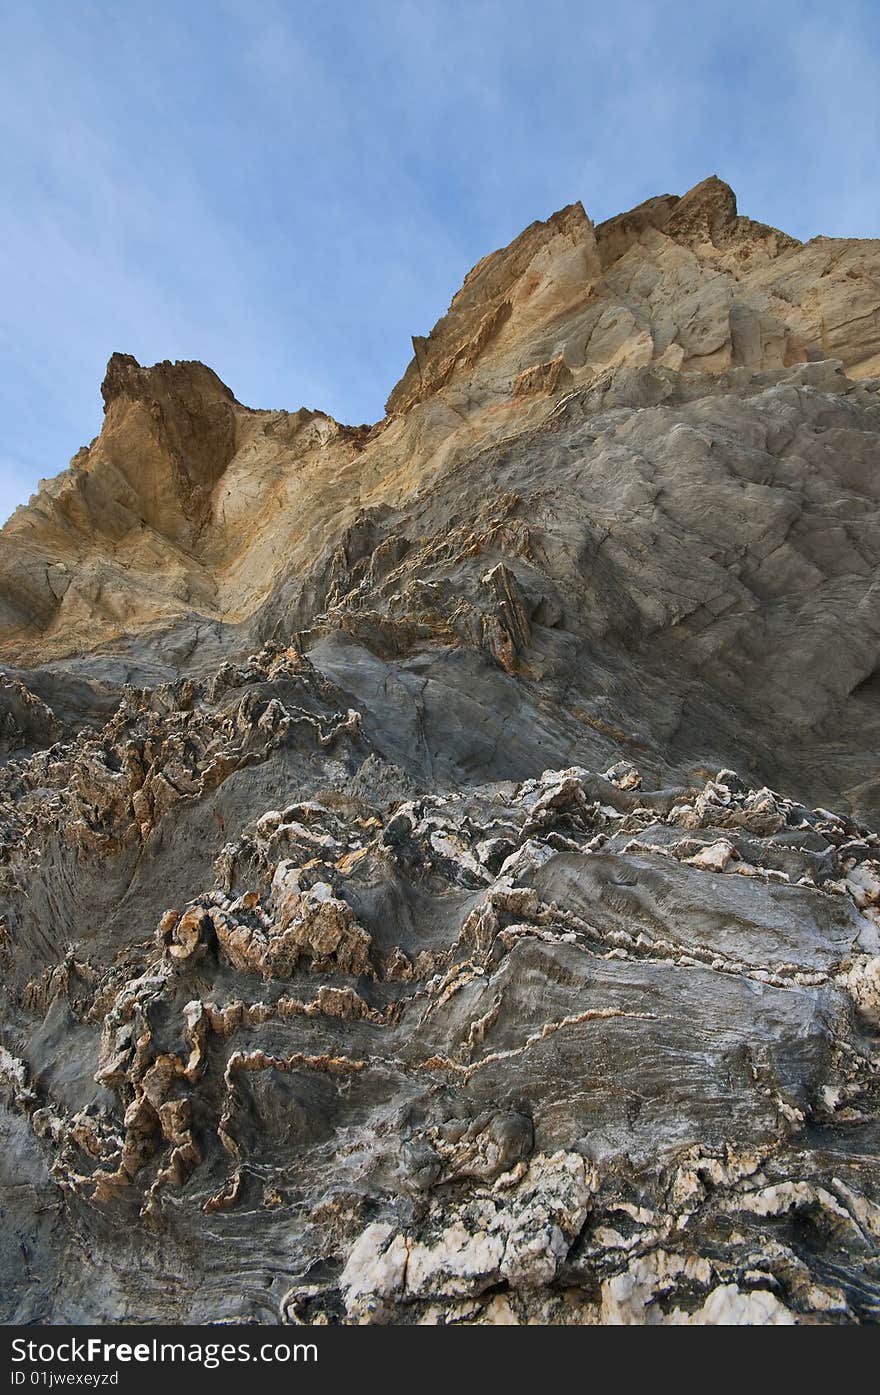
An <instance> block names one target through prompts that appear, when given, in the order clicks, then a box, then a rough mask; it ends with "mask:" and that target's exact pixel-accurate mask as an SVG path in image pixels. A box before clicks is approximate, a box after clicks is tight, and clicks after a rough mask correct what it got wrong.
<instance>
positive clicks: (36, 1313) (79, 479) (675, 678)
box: [0, 178, 880, 1325]
mask: <svg viewBox="0 0 880 1395" xmlns="http://www.w3.org/2000/svg"><path fill="white" fill-rule="evenodd" d="M413 351H414V353H413V359H412V362H411V364H410V365H409V367H408V368H407V370H406V372H405V373H404V375H403V377H402V379H401V381H400V382H399V383H398V384H397V385H396V386H395V387H394V388H393V389H392V391H391V393H390V396H389V398H388V403H387V408H386V416H385V417H384V419H383V420H382V421H381V422H379V423H377V424H375V425H373V426H359V427H350V426H342V425H340V424H338V423H337V422H335V421H333V420H332V419H331V418H330V417H328V416H326V415H325V414H323V413H321V412H320V411H314V410H310V409H305V408H301V409H300V410H298V411H292V412H285V411H259V410H254V409H251V408H248V407H244V406H242V404H241V403H239V402H238V401H237V400H236V399H235V397H234V396H233V395H232V393H231V392H230V391H229V389H228V388H226V387H225V386H224V384H223V383H221V382H220V380H219V379H218V378H217V377H216V376H215V375H214V374H213V373H212V372H211V371H210V369H208V368H206V367H204V366H203V365H202V364H198V363H161V364H157V365H155V366H154V367H152V368H145V367H141V366H140V365H139V364H138V363H137V362H136V361H135V360H134V359H133V358H131V357H130V356H127V355H123V354H114V355H113V357H112V358H111V360H110V363H109V365H108V369H107V375H106V377H105V380H104V384H103V387H102V393H103V397H104V402H105V420H104V426H103V429H102V431H101V434H100V435H99V436H98V437H97V438H96V440H95V441H93V442H92V444H91V445H90V446H89V447H87V448H84V449H83V450H81V451H80V452H79V454H78V455H76V456H75V457H74V459H73V461H72V462H71V465H70V468H69V469H68V470H66V471H65V472H63V473H62V474H61V475H59V476H58V477H57V478H56V479H54V480H52V481H49V482H44V483H43V484H42V485H41V487H40V489H39V491H38V493H37V494H36V495H35V496H34V497H33V498H32V499H31V501H30V503H29V504H28V505H26V506H23V507H22V508H20V509H18V510H17V511H16V513H15V514H14V515H13V517H12V518H11V519H10V521H9V522H8V523H7V524H6V526H5V528H4V529H3V530H2V532H0V956H2V963H3V976H2V1013H0V1023H2V1043H3V1044H2V1047H0V1121H2V1129H3V1138H4V1146H3V1148H2V1150H0V1207H2V1214H3V1226H2V1232H0V1234H2V1238H0V1293H2V1295H3V1297H2V1316H3V1318H4V1320H6V1321H16V1322H49V1321H54V1322H100V1321H117V1322H123V1321H128V1322H156V1321H168V1322H175V1321H180V1322H203V1321H213V1320H228V1321H249V1320H261V1321H273V1322H284V1323H375V1322H379V1323H478V1324H481V1323H529V1322H541V1323H548V1322H549V1323H559V1324H587V1325H594V1324H600V1323H610V1324H621V1323H623V1324H719V1323H743V1324H755V1323H758V1324H796V1323H807V1324H842V1323H854V1322H857V1323H863V1322H864V1323H870V1322H875V1321H876V1320H877V1317H878V1314H880V1195H878V1191H880V1165H878V1147H880V1116H878V1099H880V1074H878V1059H880V1057H878V1033H880V834H878V832H877V829H878V827H880V766H878V762H877V751H878V749H880V583H878V559H880V452H878V440H880V242H874V241H867V240H855V239H853V240H839V239H829V238H822V237H819V238H815V239H813V240H812V241H811V242H808V243H805V244H803V243H800V242H798V241H796V240H795V239H794V238H791V237H789V236H787V235H786V234H784V233H782V232H779V231H777V230H775V229H773V228H769V227H766V226H764V225H763V224H760V223H756V222H753V221H752V220H751V219H749V218H746V217H743V216H741V215H739V214H738V212H737V207H736V200H735V197H734V195H733V193H732V191H731V190H730V189H729V188H728V187H727V186H726V185H725V184H723V183H722V182H721V181H720V180H718V179H714V178H713V179H708V180H706V181H704V182H703V183H702V184H700V185H698V186H697V187H696V188H695V189H692V190H691V191H690V192H689V193H688V194H686V195H685V196H684V197H682V198H678V197H675V196H672V195H666V196H662V197H659V198H655V199H651V200H648V202H647V203H645V204H642V205H640V206H639V207H638V208H636V209H633V210H631V211H630V212H628V213H625V214H622V215H620V216H619V217H617V218H613V219H611V220H610V221H609V222H607V223H604V224H601V225H599V226H598V227H596V226H594V225H593V224H592V223H591V221H590V219H589V218H588V217H587V215H586V213H585V212H584V210H583V208H582V207H581V206H580V204H574V205H572V206H570V207H569V208H566V209H563V210H562V211H561V212H559V213H557V214H554V215H553V217H551V218H550V219H548V220H547V221H546V222H544V223H535V224H533V225H532V226H531V227H530V228H528V229H526V231H525V232H524V233H522V234H521V236H520V237H518V238H517V239H516V240H515V241H514V242H513V243H511V245H510V246H509V247H507V248H505V249H503V250H501V251H499V252H496V253H494V254H493V255H491V256H489V257H487V258H485V259H484V260H483V261H482V262H480V263H479V265H478V266H476V267H475V268H474V269H473V271H471V272H470V274H469V275H468V276H467V278H466V280H465V282H464V285H463V287H462V289H461V291H460V292H459V293H458V295H457V296H456V297H455V299H454V300H453V302H452V305H451V306H450V308H449V310H448V311H447V313H446V315H444V316H443V318H442V319H441V320H440V321H439V322H438V323H437V325H435V327H434V329H433V330H432V331H431V333H430V334H428V335H426V336H418V337H416V338H414V340H413Z"/></svg>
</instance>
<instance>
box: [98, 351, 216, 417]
mask: <svg viewBox="0 0 880 1395" xmlns="http://www.w3.org/2000/svg"><path fill="white" fill-rule="evenodd" d="M169 393H175V394H178V395H188V394H190V393H196V394H198V395H200V396H204V395H211V394H216V395H217V396H220V397H224V398H226V400H227V401H229V402H235V401H236V398H235V396H234V394H233V393H232V391H231V390H230V389H229V388H228V387H227V386H226V384H225V383H224V382H222V381H221V379H220V378H218V377H217V374H216V373H215V372H214V371H213V369H211V368H208V367H207V366H206V365H205V364H204V363H200V362H199V361H198V359H179V360H177V361H176V362H173V363H172V362H171V361H170V360H169V359H164V360H163V361H162V362H161V363H154V364H153V365H152V367H150V368H145V367H142V366H141V364H139V363H138V361H137V359H136V358H135V357H134V355H133V354H120V353H115V354H111V355H110V358H109V360H108V362H107V371H106V373H105V374H104V381H103V382H102V383H101V396H102V397H103V399H104V411H105V412H106V411H107V409H108V407H109V406H110V404H111V403H112V402H115V401H116V399H117V398H119V397H127V398H130V399H132V400H135V401H149V400H150V399H154V398H161V397H164V396H167V395H168V394H169Z"/></svg>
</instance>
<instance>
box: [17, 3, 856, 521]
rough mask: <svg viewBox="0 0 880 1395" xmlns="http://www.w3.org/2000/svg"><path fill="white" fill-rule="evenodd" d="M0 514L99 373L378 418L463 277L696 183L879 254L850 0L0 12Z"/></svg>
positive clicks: (78, 421) (20, 496)
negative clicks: (168, 368) (177, 375)
mask: <svg viewBox="0 0 880 1395" xmlns="http://www.w3.org/2000/svg"><path fill="white" fill-rule="evenodd" d="M0 23H2V28H0V34H2V40H3V42H2V44H0V131H2V140H0V175H2V190H3V194H4V219H3V230H2V237H0V295H2V316H0V356H2V364H0V424H2V431H3V438H2V440H0V518H2V517H5V516H6V515H7V514H8V513H9V512H10V511H11V510H12V508H13V507H14V506H15V505H16V504H17V503H19V502H21V501H23V500H24V499H26V498H27V496H28V494H29V493H30V492H31V491H32V490H33V489H34V488H35V487H36V483H37V480H38V479H39V478H41V477H43V476H46V475H53V474H55V473H57V471H58V470H60V469H63V468H64V466H65V465H66V464H67V462H68V460H69V458H70V457H71V456H72V455H73V454H74V452H75V451H76V450H77V449H78V448H79V446H80V445H82V444H84V443H86V442H88V440H89V439H90V438H91V437H92V436H93V435H95V434H96V433H97V431H98V430H99V428H100V422H101V402H100V395H99V384H100V381H101V378H102V376H103V371H104V366H105V364H106V360H107V358H108V357H109V355H110V353H111V352H113V351H114V350H121V351H123V352H127V353H133V354H134V355H135V356H136V357H137V358H138V359H139V360H140V361H141V362H142V363H153V362H155V361H156V360H158V359H163V358H172V359H174V358H200V359H202V360H203V361H204V362H206V363H208V364H210V365H211V366H212V367H213V368H214V369H215V370H216V371H217V372H218V373H219V374H220V376H221V377H222V378H223V379H224V380H225V381H226V382H227V383H228V384H229V386H230V387H231V388H232V389H233V391H234V392H235V394H236V396H237V397H239V399H240V400H241V401H243V402H246V403H249V404H250V405H253V406H260V407H287V408H290V409H294V408H296V407H299V406H301V405H305V406H310V407H320V408H322V409H323V410H325V411H328V412H330V413H331V414H332V415H334V416H336V417H337V418H339V419H340V420H343V421H348V422H360V421H373V420H376V419H377V418H378V417H380V416H381V415H382V407H383V403H384V400H385V397H386V396H387V393H388V391H389V389H390V387H391V386H392V384H393V383H394V382H395V380H396V379H397V377H398V376H399V374H400V373H401V371H402V370H403V368H404V366H405V364H406V362H407V360H408V358H409V354H410V341H409V336H410V335H411V334H413V333H424V332H426V331H427V330H428V329H429V328H430V327H431V325H432V324H433V323H434V321H435V320H436V319H437V318H438V316H439V315H440V314H441V313H442V312H443V311H444V310H445V308H446V306H447V304H448V302H449V300H450V298H451V297H452V295H453V294H454V292H455V291H456V290H457V288H458V286H459V285H460V284H461V281H462V279H463V277H464V274H465V273H466V271H467V270H468V269H469V268H470V267H471V266H472V265H473V263H474V262H475V261H477V260H478V259H479V258H480V257H481V256H483V255H485V254H486V253H487V252H489V251H492V250H493V249H494V248H496V247H498V246H501V245H503V244H504V243H506V242H508V241H509V240H510V239H511V238H512V237H514V236H515V235H516V234H517V233H518V232H519V231H520V230H521V229H522V228H523V227H525V226H526V224H528V223H530V222H531V221H533V220H534V219H535V218H544V217H547V216H548V215H549V214H550V213H552V212H553V211H554V210H555V209H557V208H559V207H561V206H562V205H564V204H566V203H570V202H571V201H573V200H574V199H581V200H582V202H583V203H584V206H585V207H586V209H587V211H588V213H590V214H591V216H592V217H593V218H594V219H595V220H596V221H600V220H601V219H603V218H607V217H610V216H611V215H612V214H614V213H617V212H620V211H621V210H622V209H625V208H628V207H631V206H632V205H634V204H636V203H638V202H639V201H640V200H642V199H644V198H646V197H648V196H649V195H651V194H659V193H665V192H675V193H683V192H684V191H685V190H686V189H687V188H689V187H690V186H691V185H693V184H695V183H696V182H697V181H698V180H700V179H702V178H704V177H705V176H706V175H707V174H710V173H717V174H719V175H721V177H722V178H724V179H726V180H727V181H728V182H729V183H730V184H732V185H733V187H734V189H735V190H736V191H737V194H738V197H739V206H740V210H741V211H742V212H746V213H749V214H750V215H751V216H753V217H756V218H760V219H762V220H764V221H766V222H770V223H774V224H776V225H778V226H781V227H784V228H785V229H786V230H787V231H789V232H792V233H795V234H796V235H798V236H800V237H804V238H806V237H811V236H813V235H814V234H816V233H820V232H821V233H826V234H831V235H837V236H878V235H880V182H878V179H877V146H878V135H880V120H878V117H880V5H877V4H876V0H865V2H864V3H856V0H852V3H850V2H849V0H838V3H836V4H834V5H828V4H826V3H822V4H818V3H813V0H800V2H799V3H788V0H763V2H762V3H755V2H754V0H738V3H736V4H730V3H725V4H721V3H715V2H714V0H701V2H700V3H694V0H681V3H667V0H617V3H615V4H612V5H609V4H607V3H605V2H604V0H603V3H601V4H594V3H591V0H541V3H537V4H536V3H535V0H335V3H332V4H331V3H330V2H329V0H320V3H319V0H186V3H182V0H150V3H149V4H135V3H134V0H112V3H111V2H110V0H0Z"/></svg>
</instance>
